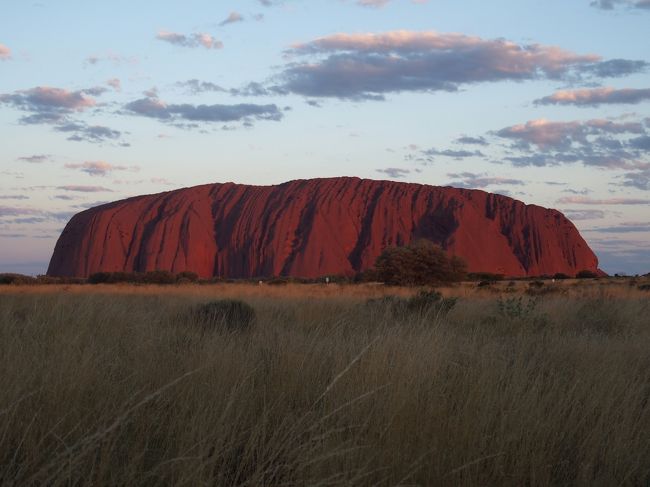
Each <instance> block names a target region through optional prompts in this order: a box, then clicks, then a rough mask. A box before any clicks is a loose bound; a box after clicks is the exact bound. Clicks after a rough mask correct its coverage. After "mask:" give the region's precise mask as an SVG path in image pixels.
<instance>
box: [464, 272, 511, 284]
mask: <svg viewBox="0 0 650 487" xmlns="http://www.w3.org/2000/svg"><path fill="white" fill-rule="evenodd" d="M505 277H506V276H505V275H504V274H494V273H492V272H470V273H469V274H467V280H468V281H492V282H496V281H503V279H504V278H505Z"/></svg>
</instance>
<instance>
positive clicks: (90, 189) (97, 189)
mask: <svg viewBox="0 0 650 487" xmlns="http://www.w3.org/2000/svg"><path fill="white" fill-rule="evenodd" d="M56 189H60V190H61V191H72V192H75V193H102V192H107V193H112V192H113V190H112V189H110V188H105V187H104V186H83V185H78V184H69V185H66V186H57V187H56Z"/></svg>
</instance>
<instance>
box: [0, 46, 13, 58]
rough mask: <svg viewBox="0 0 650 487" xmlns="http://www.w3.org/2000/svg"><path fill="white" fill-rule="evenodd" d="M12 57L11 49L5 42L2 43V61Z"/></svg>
mask: <svg viewBox="0 0 650 487" xmlns="http://www.w3.org/2000/svg"><path fill="white" fill-rule="evenodd" d="M9 59H11V49H9V48H8V47H7V46H5V45H4V44H0V61H7V60H9Z"/></svg>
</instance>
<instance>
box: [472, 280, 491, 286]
mask: <svg viewBox="0 0 650 487" xmlns="http://www.w3.org/2000/svg"><path fill="white" fill-rule="evenodd" d="M492 284H494V281H481V282H479V283H478V284H477V285H476V287H490V286H491V285H492Z"/></svg>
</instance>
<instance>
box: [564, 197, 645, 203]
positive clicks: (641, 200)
mask: <svg viewBox="0 0 650 487" xmlns="http://www.w3.org/2000/svg"><path fill="white" fill-rule="evenodd" d="M556 203H558V204H561V205H567V204H574V205H650V199H647V198H606V199H596V198H588V197H586V196H565V197H564V198H560V199H559V200H557V201H556Z"/></svg>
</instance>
